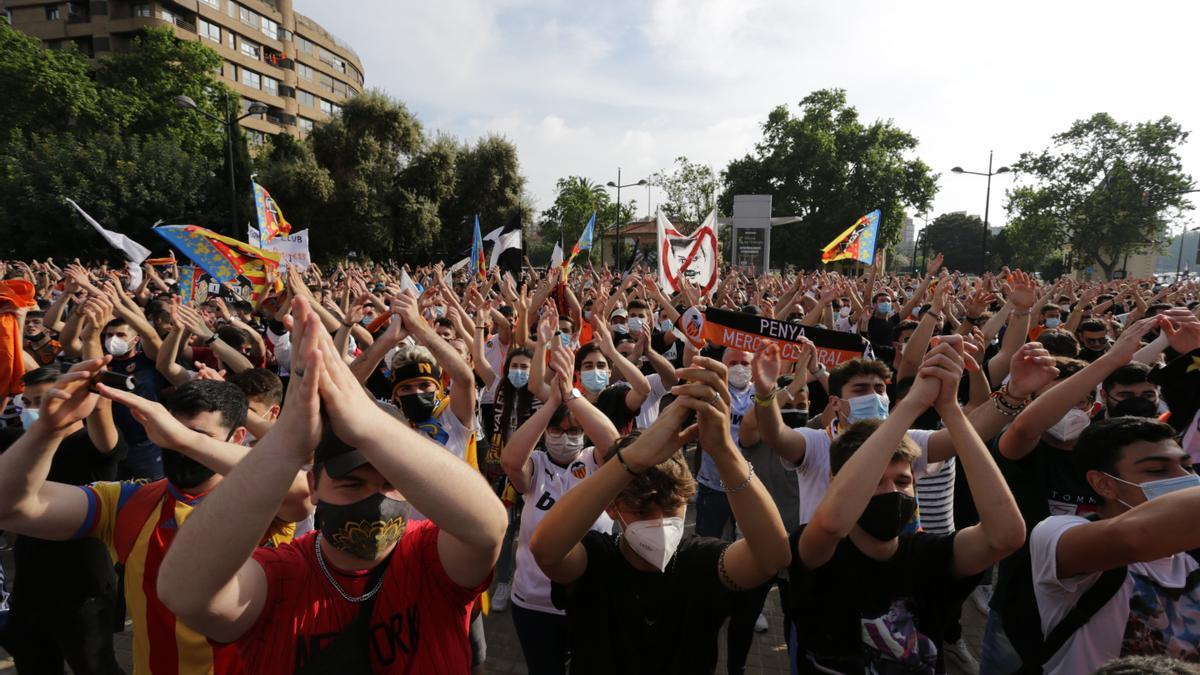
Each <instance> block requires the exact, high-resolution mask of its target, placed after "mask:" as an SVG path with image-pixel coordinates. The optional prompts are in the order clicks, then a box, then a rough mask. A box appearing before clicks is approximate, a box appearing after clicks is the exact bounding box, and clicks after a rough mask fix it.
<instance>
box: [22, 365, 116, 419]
mask: <svg viewBox="0 0 1200 675" xmlns="http://www.w3.org/2000/svg"><path fill="white" fill-rule="evenodd" d="M111 360H112V357H111V356H105V357H103V358H99V359H91V360H89V361H83V362H80V363H77V364H75V365H74V366H72V367H71V370H69V371H67V373H66V374H65V375H63V376H62V377H60V378H58V379H57V380H55V382H54V386H53V387H51V388H50V391H48V392H46V395H45V396H43V397H42V404H41V406H40V407H39V408H38V421H37V423H36V426H38V427H40V428H42V429H44V430H46V431H48V432H50V433H53V434H61V433H64V432H66V431H67V429H69V428H70V427H71V426H72V425H73V424H75V423H76V422H78V421H80V420H82V419H85V418H86V417H87V416H88V415H90V414H92V411H93V410H95V409H96V402H97V401H98V400H99V397H98V396H96V394H95V393H93V391H92V390H91V384H92V382H93V381H94V380H95V378H96V377H97V376H98V375H99V374H100V371H102V370H104V369H105V367H106V366H107V365H108V362H109V361H111Z"/></svg>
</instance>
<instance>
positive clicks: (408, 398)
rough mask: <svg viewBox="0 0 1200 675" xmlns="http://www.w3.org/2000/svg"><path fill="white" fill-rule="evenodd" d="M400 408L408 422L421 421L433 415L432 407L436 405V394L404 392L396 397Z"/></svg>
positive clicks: (430, 392)
mask: <svg viewBox="0 0 1200 675" xmlns="http://www.w3.org/2000/svg"><path fill="white" fill-rule="evenodd" d="M396 403H398V404H400V410H402V411H403V412H404V416H405V417H406V418H408V421H409V422H413V423H418V424H419V423H421V422H425V421H428V420H429V419H430V418H431V417H433V409H434V408H435V407H437V394H435V393H433V392H432V391H423V392H419V393H416V394H405V395H404V396H399V397H397V398H396Z"/></svg>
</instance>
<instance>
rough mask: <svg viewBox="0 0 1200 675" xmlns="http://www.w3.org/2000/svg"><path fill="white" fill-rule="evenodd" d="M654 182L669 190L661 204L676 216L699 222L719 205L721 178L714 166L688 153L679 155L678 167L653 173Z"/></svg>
mask: <svg viewBox="0 0 1200 675" xmlns="http://www.w3.org/2000/svg"><path fill="white" fill-rule="evenodd" d="M650 184H651V185H654V186H655V187H658V188H661V189H662V190H663V192H666V193H667V198H666V200H665V201H663V202H662V203H661V206H662V210H663V213H664V214H666V216H667V217H668V218H670V219H672V220H682V221H683V222H685V223H687V224H689V225H699V224H700V223H701V221H703V220H704V219H705V218H706V217H708V214H709V213H710V212H711V211H712V210H713V209H714V208H715V207H716V205H717V203H716V196H717V188H718V187H719V182H718V180H717V176H716V174H715V173H714V172H713V170H712V167H710V166H708V165H707V164H697V163H695V162H692V161H690V160H689V159H688V158H687V157H676V158H675V170H674V171H672V172H670V173H667V172H666V171H659V172H657V173H655V174H654V175H652V176H650Z"/></svg>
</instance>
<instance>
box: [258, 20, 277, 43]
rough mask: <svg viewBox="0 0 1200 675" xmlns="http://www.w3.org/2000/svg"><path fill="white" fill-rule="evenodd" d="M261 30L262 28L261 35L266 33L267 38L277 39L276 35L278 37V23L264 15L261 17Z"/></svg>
mask: <svg viewBox="0 0 1200 675" xmlns="http://www.w3.org/2000/svg"><path fill="white" fill-rule="evenodd" d="M261 30H262V33H263V35H266V36H267V37H269V38H273V39H278V37H279V24H277V23H275V22H274V21H272V20H270V19H268V18H267V17H265V16H264V17H263V18H262V28H261Z"/></svg>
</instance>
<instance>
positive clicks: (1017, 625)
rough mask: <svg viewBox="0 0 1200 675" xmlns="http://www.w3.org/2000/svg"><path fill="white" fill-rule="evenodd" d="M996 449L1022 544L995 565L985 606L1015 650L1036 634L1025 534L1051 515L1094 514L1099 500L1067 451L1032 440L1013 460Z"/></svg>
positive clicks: (1037, 625)
mask: <svg viewBox="0 0 1200 675" xmlns="http://www.w3.org/2000/svg"><path fill="white" fill-rule="evenodd" d="M1001 438H1003V436H1001ZM999 447H1000V444H999V440H997V442H996V444H995V449H994V450H993V452H992V454H993V457H994V458H995V460H996V466H998V467H1000V473H1001V474H1003V475H1004V480H1005V481H1007V482H1008V489H1009V490H1011V491H1012V494H1013V498H1014V499H1015V500H1016V502H1017V508H1018V509H1020V511H1021V517H1022V518H1024V520H1025V545H1024V546H1022V547H1021V550H1019V551H1017V552H1016V553H1013V554H1012V555H1010V556H1008V557H1007V558H1005V559H1004V560H1001V561H1000V566H999V568H998V569H997V572H996V590H995V592H994V593H993V594H992V603H991V604H992V608H993V609H995V610H997V611H998V612H1000V615H1001V616H1002V617H1003V618H1004V627H1005V630H1006V632H1008V633H1009V634H1010V635H1009V638H1010V641H1011V642H1012V643H1013V645H1014V646H1015V647H1016V648H1017V649H1018V651H1020V650H1021V649H1022V648H1023V647H1024V646H1025V645H1028V644H1030V643H1031V641H1033V640H1034V639H1040V635H1041V632H1040V625H1041V624H1040V623H1039V619H1038V615H1037V605H1036V603H1035V602H1034V598H1033V572H1032V569H1031V568H1030V565H1031V562H1030V559H1029V535H1030V534H1031V533H1032V532H1033V528H1034V526H1035V525H1037V524H1038V523H1040V522H1042V521H1043V520H1045V519H1046V518H1049V517H1050V516H1052V515H1071V514H1075V515H1081V516H1085V515H1087V514H1089V513H1094V512H1096V511H1097V510H1098V509H1099V508H1100V498H1099V497H1098V496H1097V495H1096V493H1095V491H1093V490H1092V487H1091V485H1089V484H1088V482H1087V479H1086V478H1085V477H1084V475H1083V474H1082V473H1080V471H1079V470H1078V469H1076V468H1075V464H1074V462H1073V461H1072V460H1071V451H1070V450H1060V449H1058V448H1054V447H1051V446H1049V445H1046V444H1045V443H1043V442H1041V441H1038V444H1037V447H1035V448H1034V449H1033V450H1032V451H1031V452H1030V453H1029V454H1028V455H1025V457H1023V458H1022V459H1019V460H1017V461H1013V460H1010V459H1006V458H1005V457H1004V456H1003V455H1001V454H1000V451H999ZM1033 631H1037V632H1036V633H1034V632H1033Z"/></svg>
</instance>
